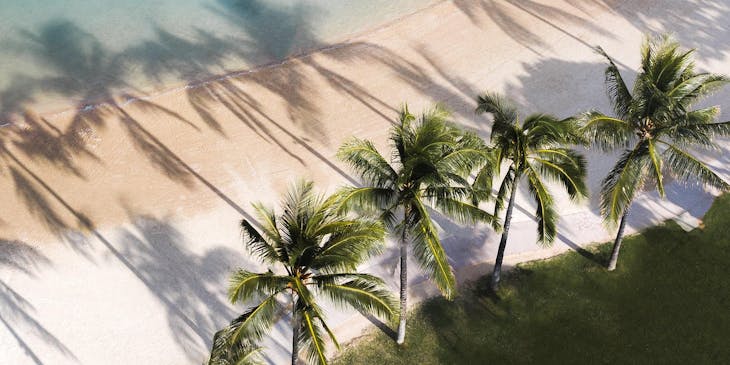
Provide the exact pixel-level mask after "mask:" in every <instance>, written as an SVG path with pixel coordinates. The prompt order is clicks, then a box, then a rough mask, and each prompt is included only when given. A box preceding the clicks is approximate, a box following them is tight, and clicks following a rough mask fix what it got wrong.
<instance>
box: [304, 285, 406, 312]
mask: <svg viewBox="0 0 730 365" xmlns="http://www.w3.org/2000/svg"><path fill="white" fill-rule="evenodd" d="M313 279H314V280H315V281H317V279H318V278H317V277H314V278H313ZM320 283H321V284H320V285H319V286H318V287H319V289H320V290H321V291H322V293H324V294H325V295H327V296H328V297H329V299H330V300H332V301H333V302H334V303H336V304H339V305H345V304H346V305H349V306H350V307H352V308H355V309H356V310H358V311H360V312H361V313H369V314H375V315H377V316H380V317H383V318H387V319H391V318H393V317H394V316H395V314H396V313H397V309H396V308H397V302H396V300H395V298H394V297H393V295H392V294H391V293H390V291H389V290H388V289H387V288H386V286H385V283H384V282H383V281H382V280H381V279H379V278H376V277H374V276H370V275H359V276H357V277H353V278H351V279H350V280H347V281H345V282H342V283H338V282H336V281H334V280H331V279H330V280H322V281H320Z"/></svg>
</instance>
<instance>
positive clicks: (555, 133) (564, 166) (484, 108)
mask: <svg viewBox="0 0 730 365" xmlns="http://www.w3.org/2000/svg"><path fill="white" fill-rule="evenodd" d="M477 103H478V107H477V110H476V111H477V113H488V114H491V115H492V117H493V122H492V135H491V140H492V144H493V145H494V147H493V158H494V163H493V164H491V166H490V165H489V164H487V165H485V166H484V167H482V168H481V170H480V171H479V172H478V173H477V176H476V179H475V180H474V183H473V184H474V189H475V190H476V191H478V194H475V195H476V196H477V197H479V198H484V197H487V196H489V195H490V194H491V190H492V180H493V176H495V175H500V173H499V170H500V168H501V166H502V165H503V164H504V163H505V162H508V166H509V167H508V169H507V173H506V175H505V176H504V178H503V179H502V182H501V183H500V186H499V190H498V192H497V197H496V201H495V205H494V215H495V216H497V215H498V214H499V212H500V210H502V208H504V206H505V204H504V200H505V198H506V197H507V194H509V201H508V203H507V211H506V212H505V216H504V225H503V231H502V237H501V239H500V241H499V247H498V249H497V257H496V259H495V264H494V270H493V272H492V277H491V281H490V285H491V289H492V290H497V287H498V284H499V281H500V276H501V272H502V260H503V258H504V252H505V249H506V247H507V238H508V235H509V228H510V222H511V220H512V209H513V208H514V204H515V195H516V192H517V187H518V185H519V183H520V181H521V179H522V178H523V177H525V179H526V182H527V186H528V188H529V191H530V193H531V194H532V197H533V199H534V200H535V203H536V205H537V209H536V211H535V216H536V217H537V223H538V225H537V233H538V243H540V244H542V245H549V244H551V243H552V242H553V240H554V239H555V234H556V222H557V220H558V214H557V213H556V212H555V209H554V201H553V195H552V194H551V193H550V191H549V190H548V186H547V184H546V183H545V181H543V178H548V179H550V180H555V181H558V182H560V183H561V184H562V185H563V187H564V188H565V190H566V191H567V192H568V195H569V196H570V198H571V199H576V198H578V197H582V196H585V195H586V194H587V188H586V185H585V176H586V168H585V164H586V163H585V159H584V158H583V156H582V155H581V154H579V153H578V152H576V151H574V150H572V149H569V148H566V147H565V146H566V145H570V144H574V143H576V142H578V141H579V138H578V137H577V134H576V131H575V122H574V121H573V119H564V120H558V119H557V118H555V117H553V116H550V115H546V114H532V115H530V116H528V117H527V118H526V119H525V120H524V121H520V118H519V115H518V113H517V108H516V107H515V106H514V105H513V104H512V103H511V102H510V101H509V100H507V99H505V98H503V97H501V96H499V95H497V94H490V93H486V94H484V95H482V96H479V97H478V98H477Z"/></svg>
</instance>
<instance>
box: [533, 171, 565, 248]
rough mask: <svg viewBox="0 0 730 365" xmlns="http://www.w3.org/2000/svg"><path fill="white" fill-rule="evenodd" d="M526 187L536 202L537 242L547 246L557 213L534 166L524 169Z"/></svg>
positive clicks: (552, 236) (552, 233)
mask: <svg viewBox="0 0 730 365" xmlns="http://www.w3.org/2000/svg"><path fill="white" fill-rule="evenodd" d="M525 176H526V177H527V182H528V184H527V185H528V187H529V190H530V194H531V195H532V198H533V199H534V200H535V203H536V204H537V209H536V210H535V217H536V218H537V242H538V244H540V245H542V246H549V245H550V244H552V242H553V240H555V234H556V232H557V229H556V227H555V226H556V223H557V220H558V215H557V213H555V209H554V207H553V205H554V204H553V196H552V195H551V194H550V192H549V191H548V189H547V187H546V186H545V184H544V183H543V181H542V180H541V179H540V175H539V174H538V173H537V171H535V169H534V168H532V167H528V168H527V169H525Z"/></svg>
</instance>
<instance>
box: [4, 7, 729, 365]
mask: <svg viewBox="0 0 730 365" xmlns="http://www.w3.org/2000/svg"><path fill="white" fill-rule="evenodd" d="M728 15H730V1H729V0H690V1H688V0H667V1H658V0H647V1H628V0H605V1H603V0H585V1H575V0H563V1H559V0H541V1H532V0H530V1H516V0H514V1H512V0H510V1H486V0H485V1H479V0H465V1H443V2H439V3H437V4H436V5H433V6H430V7H428V8H426V9H424V10H422V11H420V12H418V13H416V14H413V15H410V16H407V17H405V18H402V19H400V20H398V21H396V22H393V23H390V24H387V25H385V26H383V27H381V28H379V29H377V30H372V31H369V32H366V33H363V34H361V35H358V36H356V37H354V38H352V39H350V40H349V41H347V42H345V43H343V44H340V45H337V46H335V47H330V48H327V49H324V50H320V51H317V52H312V53H310V54H308V55H305V56H301V57H297V58H293V59H289V60H286V61H284V62H281V63H278V64H275V65H270V66H266V67H261V68H258V69H254V70H252V71H250V72H242V73H239V74H235V75H233V76H230V77H225V78H218V79H217V80H215V81H210V82H207V83H197V84H195V85H191V86H189V87H184V86H183V87H179V88H176V89H174V90H170V91H169V92H164V93H161V94H159V95H156V96H154V97H151V98H142V99H140V98H135V96H134V95H116V94H113V93H108V94H109V95H106V97H107V98H108V99H110V100H113V102H110V103H107V104H105V105H102V106H99V107H97V108H95V109H93V110H82V109H83V108H84V104H83V102H82V103H81V104H79V105H77V109H79V110H78V111H74V110H72V111H67V112H63V113H54V114H38V113H37V112H35V111H34V110H33V109H32V108H31V109H28V110H27V111H25V113H24V115H23V117H22V118H20V119H18V120H17V121H16V122H15V123H13V124H10V125H7V126H5V127H3V128H0V196H2V199H3V204H2V211H1V212H0V321H1V322H2V325H0V363H3V364H102V363H103V364H200V363H202V362H203V361H204V360H205V358H206V355H207V352H208V349H209V346H210V341H211V339H212V336H213V333H214V332H215V331H216V330H217V329H218V328H220V327H222V326H223V325H225V324H226V323H227V322H228V321H229V320H230V319H231V318H233V317H234V316H235V315H236V314H237V313H240V312H241V311H242V310H243V308H241V307H234V306H231V305H229V304H228V303H227V300H226V294H225V292H226V284H227V279H228V275H229V273H230V272H231V270H233V269H234V268H236V267H238V266H246V267H250V268H255V267H256V266H255V265H254V264H253V263H252V262H251V260H250V259H249V258H248V257H247V255H246V254H245V252H244V250H243V248H242V245H241V243H240V239H239V237H240V235H239V232H238V222H239V221H240V219H241V218H249V217H250V216H249V213H250V212H251V209H250V203H251V202H253V201H263V202H265V203H267V204H269V205H274V204H276V203H277V201H278V197H279V194H280V193H282V192H283V191H285V189H286V187H287V185H289V184H290V183H292V182H294V181H296V180H297V179H300V178H305V179H312V180H314V181H315V182H316V183H317V186H318V187H319V189H320V190H323V191H328V192H331V191H334V189H336V188H337V187H338V186H341V185H343V184H357V178H356V177H355V176H353V175H352V174H351V173H350V171H348V169H347V167H346V166H344V165H343V164H341V163H340V162H338V161H337V160H336V158H335V151H336V150H337V148H338V146H339V145H340V144H341V143H342V142H343V141H344V140H345V139H347V138H348V137H350V136H353V135H355V136H358V137H360V138H367V139H370V140H372V141H374V142H375V143H376V145H377V146H378V147H379V148H381V150H382V151H385V148H386V147H387V134H388V128H389V127H390V126H391V125H392V122H393V120H394V119H395V118H396V116H397V110H398V108H399V107H400V105H401V104H402V103H404V102H408V103H409V105H410V108H411V110H413V111H420V110H422V109H423V108H425V107H427V106H429V105H432V104H433V103H435V102H442V103H444V104H445V105H447V106H448V107H449V108H450V109H451V110H453V112H454V118H455V120H456V121H457V122H459V123H460V124H462V125H464V126H466V127H468V128H474V129H475V130H477V131H479V133H480V134H482V135H484V136H488V133H489V128H488V126H487V123H486V122H485V120H484V118H483V117H476V116H475V115H474V113H473V109H474V107H475V102H474V98H475V96H476V95H477V94H478V93H480V92H482V91H485V90H490V91H498V92H502V93H505V94H507V95H509V96H510V97H512V98H514V99H516V101H517V102H519V103H520V105H521V106H523V107H524V110H526V111H529V112H533V111H542V112H548V113H553V114H556V115H558V116H569V115H572V114H574V113H577V112H580V111H584V110H586V109H589V108H593V107H596V108H599V109H601V110H603V111H605V112H609V111H610V108H609V105H608V100H607V98H606V96H605V90H604V86H603V69H604V63H603V60H602V59H601V58H600V56H598V55H596V54H595V53H593V52H592V50H591V48H590V47H591V46H594V45H598V44H600V45H602V46H603V47H604V48H605V49H606V51H607V52H608V53H609V54H610V55H612V56H613V57H615V59H616V60H617V63H618V64H619V66H620V67H621V68H622V71H623V72H624V74H625V75H629V78H630V79H632V76H633V75H635V72H634V71H633V70H635V69H636V67H637V64H638V61H639V52H638V49H639V45H640V43H641V41H642V37H643V34H645V33H647V32H663V31H670V32H674V33H676V35H677V37H678V38H679V40H680V41H681V42H682V44H683V45H684V46H685V47H692V48H697V49H698V50H699V53H698V63H699V65H700V66H701V68H702V69H705V70H711V71H713V72H718V73H725V74H730V58H729V56H730V42H728V39H730V28H728V26H727V22H726V20H727V19H728ZM180 62H184V60H181V61H180ZM103 86H104V85H94V86H93V87H91V86H89V89H88V90H82V91H83V92H85V93H88V94H89V95H94V96H95V97H96V96H98V95H105V92H106V90H105V89H104V87H103ZM20 92H22V90H19V91H18V93H20ZM82 94H83V93H82ZM728 96H730V90H725V91H724V92H722V93H720V94H718V95H715V96H712V97H711V98H709V99H708V101H707V104H712V105H714V104H720V105H722V106H724V107H726V108H727V107H730V105H729V104H728V100H729V99H728ZM9 100H10V99H8V98H7V97H6V98H5V99H2V100H0V102H3V103H6V102H11V101H12V100H10V101H9ZM722 118H723V120H727V119H728V114H727V113H724V114H723V116H722ZM728 150H730V144H728V143H727V141H724V142H723V150H722V151H714V152H703V156H705V161H707V162H708V163H709V164H710V165H711V166H712V167H713V168H715V169H716V171H718V172H719V173H721V174H722V175H723V176H724V177H726V178H730V170H728V168H727V166H728V156H730V155H728V152H729V151H728ZM587 154H588V156H589V162H590V166H589V180H590V189H591V192H596V191H597V190H598V187H599V183H600V180H601V178H602V177H603V176H604V174H605V173H606V171H607V169H608V168H609V167H610V166H611V165H612V163H613V161H614V159H615V157H614V156H606V155H602V154H599V153H597V152H593V151H588V152H587ZM523 193H524V191H523ZM714 194H715V192H713V191H706V190H704V189H702V188H698V187H684V186H680V185H677V184H674V183H672V184H670V185H669V187H668V188H667V198H666V199H665V200H663V201H661V200H659V199H658V198H657V197H656V195H655V194H654V193H647V194H644V195H643V196H642V197H641V198H640V199H639V201H638V203H639V204H638V205H637V207H636V208H635V209H634V210H633V211H632V215H631V217H630V221H629V226H630V229H629V230H630V231H635V230H636V229H639V228H641V227H646V226H647V225H650V224H654V223H656V222H659V221H662V220H664V219H666V218H669V217H673V216H676V215H679V214H682V213H685V212H689V214H690V215H691V216H694V217H701V215H702V214H703V213H704V212H705V210H706V209H707V208H708V207H709V205H710V203H711V201H712V199H713V196H714ZM557 199H558V206H559V208H560V210H561V212H562V214H563V216H562V219H561V222H560V225H559V232H560V235H559V236H558V240H557V242H556V243H555V245H554V246H553V247H552V248H550V249H541V248H539V247H538V246H536V245H535V244H534V242H535V232H534V231H535V226H534V221H533V219H532V211H533V210H534V206H533V205H532V203H531V202H530V200H529V199H528V197H527V196H526V195H525V194H523V195H520V196H518V200H517V202H518V206H517V209H516V210H515V217H514V219H513V228H512V231H511V235H510V243H509V246H508V249H507V254H508V255H509V257H507V259H506V262H507V264H509V265H513V264H515V263H517V262H520V261H524V260H528V259H536V258H542V257H547V256H551V255H554V254H556V253H559V252H562V251H564V250H567V249H571V248H576V247H578V246H581V245H585V244H589V243H591V242H597V241H604V240H607V239H610V237H611V235H612V233H613V231H608V230H606V229H605V228H604V227H603V225H602V223H601V219H600V217H599V216H598V212H597V205H598V202H597V200H596V199H595V198H592V199H589V200H587V201H584V202H580V203H576V204H574V203H571V202H570V201H569V200H568V199H567V197H566V196H565V195H562V194H558V196H557ZM437 221H438V223H439V225H440V227H441V228H442V230H443V234H442V237H443V238H444V243H445V245H446V246H447V250H448V253H449V255H450V259H451V260H452V264H453V265H454V267H455V269H456V271H457V273H458V276H459V279H460V280H466V279H469V278H474V277H475V276H476V275H481V274H484V273H486V272H487V270H488V269H489V266H490V265H489V263H490V262H491V261H492V260H493V258H494V256H495V253H496V244H497V240H498V237H497V235H496V234H494V233H493V232H491V231H489V230H488V229H487V228H486V227H483V226H476V227H464V226H458V225H456V224H454V223H452V222H450V221H448V220H446V219H443V218H442V217H437ZM395 255H396V251H395V250H387V251H386V254H385V255H383V256H382V257H378V258H376V259H375V260H374V261H373V262H371V263H369V264H368V265H366V266H365V267H364V268H363V269H364V270H365V271H368V272H372V273H376V274H379V275H383V276H384V277H385V278H386V279H387V281H388V282H389V283H390V284H391V285H393V287H395V285H396V284H397V275H396V267H395V259H394V258H395ZM409 269H410V270H412V271H411V280H412V282H413V285H412V286H411V288H412V290H411V292H412V294H413V296H414V298H424V297H427V296H429V295H433V294H435V288H434V287H433V286H432V285H430V284H428V283H427V282H424V277H423V276H422V275H421V274H420V273H419V272H418V270H417V266H416V265H415V264H414V265H411V266H410V268H409ZM410 302H411V303H414V302H416V300H411V301H410ZM329 313H330V317H329V319H330V321H331V322H332V324H333V325H334V326H333V327H335V328H336V330H335V332H336V333H337V334H338V336H339V338H340V340H341V341H342V342H346V341H347V340H348V339H352V338H355V337H357V336H358V335H360V333H361V331H362V330H363V329H366V328H369V327H370V326H371V324H370V322H368V320H366V319H364V318H363V317H362V316H360V315H359V314H357V313H352V312H340V311H337V310H332V311H330V312H329ZM284 319H286V318H284ZM287 327H288V324H287V322H286V321H285V320H282V321H281V322H280V323H279V325H277V327H276V328H275V329H274V330H273V331H272V336H271V338H270V339H269V340H268V341H267V342H266V344H265V345H266V346H267V349H268V350H267V353H266V356H267V359H268V360H269V361H270V362H271V363H284V362H285V361H287V360H286V359H287V358H288V348H289V347H290V342H291V341H290V339H289V332H288V330H287Z"/></svg>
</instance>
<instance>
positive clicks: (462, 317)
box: [335, 195, 730, 365]
mask: <svg viewBox="0 0 730 365" xmlns="http://www.w3.org/2000/svg"><path fill="white" fill-rule="evenodd" d="M704 222H705V228H703V229H695V230H694V231H692V232H689V233H686V232H684V231H682V230H681V229H680V228H679V227H678V226H677V225H676V224H674V223H672V222H669V223H667V224H664V225H662V226H659V227H654V228H651V229H648V230H646V231H644V232H643V233H642V234H639V235H635V236H632V237H629V238H627V239H626V240H625V244H624V246H623V248H622V251H621V256H620V258H619V263H618V265H619V266H618V268H617V270H616V271H614V272H607V271H605V270H604V269H603V267H602V264H599V263H597V261H599V262H601V263H602V262H603V261H605V258H607V257H608V252H609V251H610V248H611V247H610V245H609V244H604V245H600V246H597V247H595V248H593V249H591V250H590V252H591V253H592V254H595V256H596V257H595V258H593V259H590V258H586V257H584V256H581V255H580V254H578V253H575V252H571V253H567V254H564V255H561V256H559V257H556V258H552V259H549V260H545V261H539V262H532V263H528V264H525V265H521V266H520V267H519V268H517V269H516V270H514V271H513V272H511V273H510V274H509V275H508V276H507V277H506V278H505V280H504V281H503V283H502V287H501V289H500V291H499V292H498V293H497V294H496V296H495V295H494V294H492V295H489V294H487V292H486V291H484V290H482V288H484V287H486V284H487V281H486V279H484V280H481V281H479V282H476V283H473V284H471V285H468V286H466V287H464V288H462V290H461V296H459V297H458V298H457V299H456V300H455V301H453V302H449V301H446V300H444V299H440V298H437V299H432V300H429V301H427V302H425V303H423V304H422V305H420V306H419V307H418V308H417V309H415V310H414V311H413V312H412V313H410V317H409V320H410V322H409V328H408V333H407V337H406V345H405V346H403V347H402V348H399V347H398V346H397V345H395V343H394V341H393V340H392V339H390V338H389V337H387V336H386V335H384V334H383V333H382V332H379V331H378V332H377V333H376V332H374V333H373V334H372V335H370V336H368V337H366V338H365V339H362V340H360V341H358V343H357V344H355V345H354V346H352V347H351V348H348V349H347V350H345V351H343V353H342V354H341V355H340V356H339V358H338V359H337V360H336V362H335V363H336V364H369V365H370V364H376V365H385V364H524V363H539V364H545V363H552V364H648V363H654V364H677V363H687V364H723V363H728V362H730V195H725V196H722V197H720V198H718V199H717V200H716V201H715V204H714V205H713V207H712V208H711V210H710V211H709V212H708V213H707V215H706V216H705V218H704Z"/></svg>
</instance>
